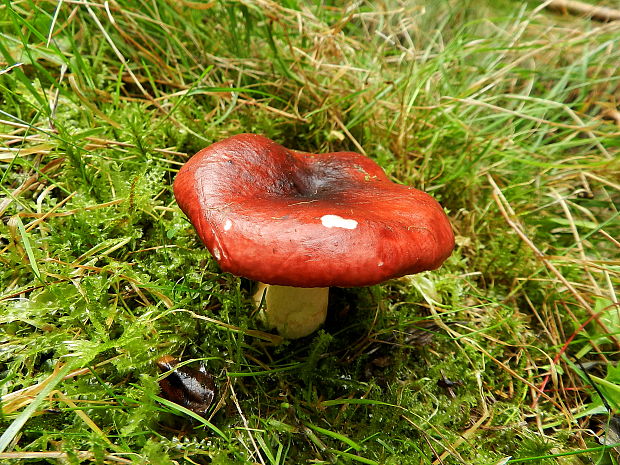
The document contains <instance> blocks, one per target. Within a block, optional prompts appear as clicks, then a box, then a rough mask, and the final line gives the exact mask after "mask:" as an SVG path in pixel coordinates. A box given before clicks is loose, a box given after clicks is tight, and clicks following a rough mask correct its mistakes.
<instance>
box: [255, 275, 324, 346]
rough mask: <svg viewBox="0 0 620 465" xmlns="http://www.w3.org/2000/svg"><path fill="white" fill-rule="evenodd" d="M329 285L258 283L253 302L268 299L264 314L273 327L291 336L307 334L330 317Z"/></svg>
mask: <svg viewBox="0 0 620 465" xmlns="http://www.w3.org/2000/svg"><path fill="white" fill-rule="evenodd" d="M328 294H329V288H328V287H291V286H275V285H270V284H263V283H259V284H258V289H257V290H256V292H255V293H254V302H255V303H256V306H257V307H259V306H260V304H261V302H262V301H263V295H264V299H265V306H264V313H263V317H264V319H265V323H266V324H267V325H268V326H269V327H270V328H276V329H277V330H278V333H279V334H280V335H281V336H283V337H285V338H288V339H297V338H300V337H304V336H307V335H308V334H311V333H313V332H314V331H316V330H317V329H318V327H319V326H321V325H322V324H323V322H324V321H325V317H326V316H327V297H328Z"/></svg>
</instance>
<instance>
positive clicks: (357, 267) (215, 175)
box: [174, 134, 454, 338]
mask: <svg viewBox="0 0 620 465" xmlns="http://www.w3.org/2000/svg"><path fill="white" fill-rule="evenodd" d="M174 194H175V197H176V200H177V202H178V204H179V206H180V207H181V209H182V210H183V212H184V213H185V214H186V215H187V217H188V218H189V220H190V221H191V223H192V224H193V225H194V227H195V228H196V231H197V233H198V235H199V236H200V238H201V239H202V241H203V242H204V244H205V245H206V246H207V248H208V249H209V251H210V252H211V254H212V255H213V257H214V258H215V259H216V260H217V261H218V263H219V264H220V266H221V268H222V270H223V271H228V272H230V273H233V274H235V275H237V276H243V277H246V278H249V279H252V280H255V281H258V282H259V283H261V284H259V288H258V291H257V293H256V294H255V297H254V298H255V301H256V302H257V303H261V302H262V301H263V300H264V303H265V310H264V316H265V320H266V323H267V325H268V326H269V327H271V328H273V327H275V328H277V330H278V332H279V333H280V334H281V335H282V336H284V337H286V338H299V337H303V336H307V335H309V334H311V333H312V332H313V331H315V330H316V329H317V328H318V327H319V326H320V325H321V324H322V323H323V322H324V321H325V317H326V314H327V298H328V288H329V287H330V286H339V287H355V286H368V285H373V284H377V283H380V282H383V281H385V280H388V279H390V278H395V277H400V276H404V275H407V274H413V273H418V272H421V271H424V270H432V269H435V268H437V267H439V266H440V265H441V264H442V263H443V261H444V260H445V259H446V258H447V257H448V256H449V255H450V253H451V252H452V249H453V248H454V235H453V232H452V228H451V226H450V223H449V221H448V218H447V216H446V214H445V213H444V211H443V209H442V207H441V206H440V205H439V203H437V201H435V200H434V199H433V198H432V197H431V196H430V195H428V194H426V193H424V192H422V191H419V190H417V189H414V188H413V187H409V186H404V185H400V184H395V183H393V182H392V181H390V180H389V178H388V177H387V175H386V174H385V173H384V171H383V170H382V169H381V167H380V166H379V165H377V164H376V163H375V162H374V161H372V160H370V159H369V158H367V157H365V156H363V155H360V154H358V153H354V152H334V153H323V154H311V153H305V152H299V151H295V150H289V149H286V148H285V147H283V146H281V145H279V144H277V143H275V142H274V141H272V140H270V139H268V138H266V137H264V136H260V135H257V134H238V135H236V136H233V137H230V138H228V139H225V140H223V141H220V142H217V143H214V144H213V145H210V146H209V147H207V148H205V149H203V150H201V151H200V152H198V153H197V154H196V155H194V156H193V157H192V158H191V159H190V160H189V161H188V162H187V163H186V164H185V165H184V166H183V167H182V168H181V170H180V171H179V173H178V175H177V176H176V178H175V180H174Z"/></svg>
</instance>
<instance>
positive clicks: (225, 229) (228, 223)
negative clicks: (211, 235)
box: [224, 220, 232, 231]
mask: <svg viewBox="0 0 620 465" xmlns="http://www.w3.org/2000/svg"><path fill="white" fill-rule="evenodd" d="M230 228H232V221H230V220H226V223H224V231H228V230H229V229H230Z"/></svg>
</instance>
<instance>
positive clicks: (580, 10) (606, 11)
mask: <svg viewBox="0 0 620 465" xmlns="http://www.w3.org/2000/svg"><path fill="white" fill-rule="evenodd" d="M546 7H547V8H549V9H550V10H553V11H559V12H560V13H564V14H566V13H568V14H571V15H575V16H584V17H586V18H590V19H594V20H596V21H603V22H607V21H620V10H616V9H614V8H608V7H605V6H596V5H590V4H588V3H584V2H579V1H577V0H550V1H549V2H548V3H547V4H546Z"/></svg>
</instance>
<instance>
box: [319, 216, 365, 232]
mask: <svg viewBox="0 0 620 465" xmlns="http://www.w3.org/2000/svg"><path fill="white" fill-rule="evenodd" d="M321 223H323V226H325V227H326V228H344V229H355V228H357V221H355V220H347V219H345V218H342V217H340V216H338V215H323V216H322V217H321Z"/></svg>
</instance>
